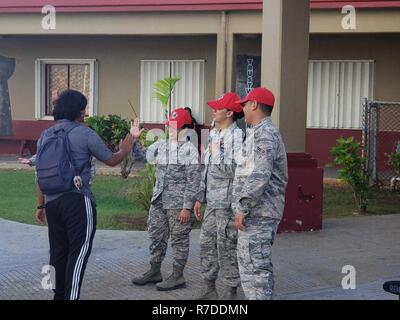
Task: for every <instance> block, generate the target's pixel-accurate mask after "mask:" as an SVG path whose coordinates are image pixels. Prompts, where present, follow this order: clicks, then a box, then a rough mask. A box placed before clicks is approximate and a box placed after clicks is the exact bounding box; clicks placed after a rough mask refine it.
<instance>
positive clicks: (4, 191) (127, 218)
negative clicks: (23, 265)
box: [0, 170, 147, 229]
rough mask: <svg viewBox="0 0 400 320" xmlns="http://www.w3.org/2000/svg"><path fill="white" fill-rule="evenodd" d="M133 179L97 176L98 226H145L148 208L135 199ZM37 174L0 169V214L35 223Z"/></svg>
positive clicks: (95, 189) (143, 227) (125, 227)
mask: <svg viewBox="0 0 400 320" xmlns="http://www.w3.org/2000/svg"><path fill="white" fill-rule="evenodd" d="M133 182H134V181H133V179H127V180H125V179H122V178H120V177H117V176H97V177H96V178H95V183H94V187H93V191H94V194H95V195H96V199H97V220H98V222H97V228H98V229H132V226H133V225H135V227H137V228H139V229H145V227H146V226H145V223H146V217H147V212H145V211H144V209H142V208H141V207H140V205H139V204H138V203H137V201H135V195H134V188H133V187H132V184H133ZM35 208H36V196H35V178H34V173H33V172H31V171H29V172H28V171H22V170H21V171H18V170H15V171H13V170H0V218H4V219H9V220H14V221H18V222H23V223H29V224H36V221H35V219H34V213H35Z"/></svg>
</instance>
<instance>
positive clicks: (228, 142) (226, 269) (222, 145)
mask: <svg viewBox="0 0 400 320" xmlns="http://www.w3.org/2000/svg"><path fill="white" fill-rule="evenodd" d="M237 100H239V97H238V96H237V95H236V94H234V93H227V94H225V95H224V96H223V97H222V98H220V99H219V100H216V101H210V102H209V103H208V104H209V105H210V107H211V108H213V110H214V113H213V114H214V118H215V119H216V120H217V119H219V118H218V117H220V119H221V120H223V121H224V123H225V125H228V124H229V125H230V126H229V127H227V128H224V129H221V128H219V129H213V130H212V131H211V132H210V134H209V140H208V147H207V148H206V152H205V168H204V171H203V174H202V181H201V188H200V192H199V196H198V200H199V202H201V203H204V202H206V203H207V207H206V211H205V214H204V220H203V223H202V227H201V233H200V265H201V273H202V278H203V280H204V285H203V289H202V292H201V293H200V295H199V296H198V297H197V298H196V299H201V300H208V299H217V298H218V294H217V290H216V288H215V281H216V280H217V278H218V273H220V278H221V280H222V284H223V290H222V294H220V296H219V298H220V299H223V300H232V299H234V298H235V296H236V289H237V287H238V285H239V283H240V277H239V270H238V264H237V255H236V247H237V229H236V228H235V225H234V220H233V218H234V215H233V212H232V208H231V206H232V188H233V178H234V176H235V169H236V163H235V161H234V152H233V151H234V148H235V147H240V146H241V144H242V142H243V132H242V130H241V129H240V128H239V127H238V126H237V125H236V122H233V115H234V112H235V111H236V112H238V113H240V112H241V111H242V107H241V105H239V104H237V103H236V104H235V103H234V102H235V101H237ZM229 111H232V112H230V113H229V114H230V117H227V116H226V115H227V113H228V112H229ZM219 112H220V113H221V114H222V113H223V114H224V115H219V114H218V115H217V113H219ZM216 122H217V124H219V123H218V121H216ZM235 139H236V140H235ZM238 142H239V146H238ZM197 207H198V203H197V204H196V206H195V213H196V215H197V214H198V213H200V212H199V210H196V208H197ZM198 218H199V219H201V218H202V217H201V214H200V217H199V216H198Z"/></svg>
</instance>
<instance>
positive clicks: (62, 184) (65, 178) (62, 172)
mask: <svg viewBox="0 0 400 320" xmlns="http://www.w3.org/2000/svg"><path fill="white" fill-rule="evenodd" d="M78 126H79V124H74V125H71V127H68V128H67V129H66V128H57V127H54V128H52V129H50V130H49V131H47V132H46V134H45V135H43V142H42V144H41V146H40V148H39V150H38V153H37V160H36V161H37V162H36V174H37V182H38V185H39V188H40V190H41V191H42V193H43V194H45V195H52V194H57V193H64V192H69V191H71V190H73V189H74V188H75V184H74V177H77V176H79V175H78V172H77V170H76V167H75V165H74V163H73V160H72V156H71V152H70V145H69V140H68V133H69V132H70V131H72V130H73V129H75V128H76V127H78Z"/></svg>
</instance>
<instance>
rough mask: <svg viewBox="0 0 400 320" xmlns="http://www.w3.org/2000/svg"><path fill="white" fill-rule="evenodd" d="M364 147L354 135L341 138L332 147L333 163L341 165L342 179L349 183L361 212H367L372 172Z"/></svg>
mask: <svg viewBox="0 0 400 320" xmlns="http://www.w3.org/2000/svg"><path fill="white" fill-rule="evenodd" d="M362 151H363V147H362V146H361V145H360V143H358V142H356V141H354V138H353V137H350V138H340V139H338V140H336V145H335V146H334V147H333V148H332V151H331V152H332V155H333V157H334V159H333V163H334V164H335V165H337V166H339V167H340V169H339V170H338V172H339V174H340V179H341V180H343V181H345V182H346V183H348V184H349V185H350V186H351V188H352V190H353V194H354V200H355V202H356V204H357V207H358V210H359V212H360V213H366V211H367V205H368V195H369V189H370V185H369V178H370V174H369V172H368V171H367V169H366V161H367V159H366V157H363V156H362Z"/></svg>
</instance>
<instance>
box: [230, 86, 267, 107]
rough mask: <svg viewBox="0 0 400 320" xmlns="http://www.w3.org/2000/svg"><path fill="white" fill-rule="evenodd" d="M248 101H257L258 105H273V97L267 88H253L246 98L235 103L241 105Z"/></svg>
mask: <svg viewBox="0 0 400 320" xmlns="http://www.w3.org/2000/svg"><path fill="white" fill-rule="evenodd" d="M248 101H257V102H258V103H262V104H265V105H267V106H271V107H273V106H274V104H275V97H274V94H273V93H272V92H271V91H270V90H268V89H267V88H254V89H253V90H251V91H250V92H249V94H248V95H247V97H246V98H244V99H242V100H239V101H236V103H240V104H241V105H243V104H245V103H246V102H248Z"/></svg>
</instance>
